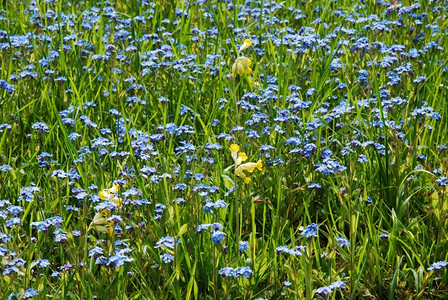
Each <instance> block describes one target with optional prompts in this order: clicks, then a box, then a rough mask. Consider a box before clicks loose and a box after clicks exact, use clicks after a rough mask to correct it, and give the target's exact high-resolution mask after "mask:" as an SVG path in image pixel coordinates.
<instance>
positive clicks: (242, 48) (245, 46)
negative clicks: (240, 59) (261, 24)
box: [240, 39, 252, 52]
mask: <svg viewBox="0 0 448 300" xmlns="http://www.w3.org/2000/svg"><path fill="white" fill-rule="evenodd" d="M250 45H252V41H251V40H249V39H246V40H244V43H243V44H242V45H241V47H240V52H241V51H243V50H244V49H246V48H249V47H250Z"/></svg>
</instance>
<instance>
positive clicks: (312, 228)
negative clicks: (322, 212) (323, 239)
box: [301, 223, 319, 238]
mask: <svg viewBox="0 0 448 300" xmlns="http://www.w3.org/2000/svg"><path fill="white" fill-rule="evenodd" d="M318 229H319V227H318V226H317V224H316V223H313V224H311V225H308V226H307V227H306V228H305V230H304V231H302V233H301V235H303V236H305V237H307V238H311V237H313V236H317V230H318Z"/></svg>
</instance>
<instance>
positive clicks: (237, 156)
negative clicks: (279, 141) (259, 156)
mask: <svg viewBox="0 0 448 300" xmlns="http://www.w3.org/2000/svg"><path fill="white" fill-rule="evenodd" d="M239 150H240V146H238V145H237V144H232V145H230V151H231V155H232V158H233V161H234V162H235V175H236V176H238V177H241V178H243V180H244V183H246V184H249V183H250V182H251V179H250V177H248V176H246V173H245V172H244V171H247V172H249V173H252V172H253V171H254V170H255V169H258V170H260V171H261V169H262V167H263V162H262V161H261V160H258V161H257V162H256V163H255V162H248V163H245V164H242V162H243V161H246V160H247V158H248V157H247V155H246V153H244V152H239V153H238V151H239Z"/></svg>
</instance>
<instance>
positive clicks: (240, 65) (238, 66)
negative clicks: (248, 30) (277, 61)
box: [231, 39, 252, 78]
mask: <svg viewBox="0 0 448 300" xmlns="http://www.w3.org/2000/svg"><path fill="white" fill-rule="evenodd" d="M251 44H252V42H251V41H250V40H249V39H247V40H244V43H243V44H242V45H241V47H240V52H241V51H243V50H244V49H246V48H248V47H250V45H251ZM251 64H252V61H251V60H250V59H249V58H247V57H245V56H238V57H237V58H236V60H235V62H234V63H233V66H232V74H231V75H232V78H235V77H236V75H239V76H243V75H244V74H246V75H249V74H250V73H252V69H251V68H250V65H251Z"/></svg>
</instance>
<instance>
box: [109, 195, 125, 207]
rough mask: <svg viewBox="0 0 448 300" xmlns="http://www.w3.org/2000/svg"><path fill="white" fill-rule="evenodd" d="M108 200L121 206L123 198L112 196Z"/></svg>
mask: <svg viewBox="0 0 448 300" xmlns="http://www.w3.org/2000/svg"><path fill="white" fill-rule="evenodd" d="M110 201H112V202H113V203H115V204H116V205H117V206H118V207H121V203H122V202H123V199H121V198H118V197H114V198H112V199H110Z"/></svg>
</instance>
